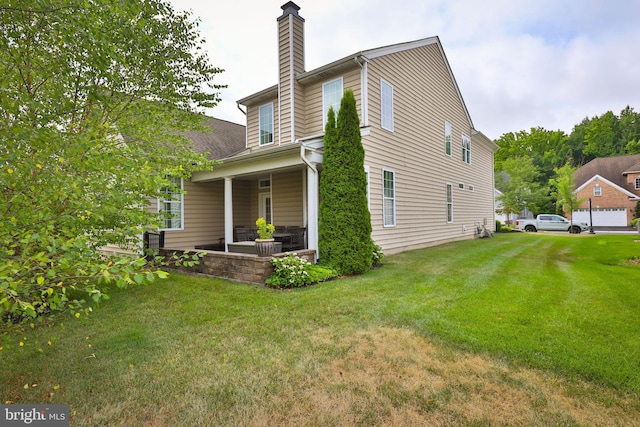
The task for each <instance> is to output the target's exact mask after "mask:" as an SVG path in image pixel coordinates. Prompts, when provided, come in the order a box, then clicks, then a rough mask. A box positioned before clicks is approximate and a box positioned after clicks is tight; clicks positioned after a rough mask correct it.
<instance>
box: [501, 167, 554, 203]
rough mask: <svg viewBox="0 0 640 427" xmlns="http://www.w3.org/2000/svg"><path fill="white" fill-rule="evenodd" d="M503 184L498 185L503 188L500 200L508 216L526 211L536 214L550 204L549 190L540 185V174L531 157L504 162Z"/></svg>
mask: <svg viewBox="0 0 640 427" xmlns="http://www.w3.org/2000/svg"><path fill="white" fill-rule="evenodd" d="M502 168H503V170H504V174H503V175H502V176H503V178H502V179H503V182H502V184H501V185H499V186H498V185H496V186H498V187H499V188H502V190H501V191H502V195H501V196H499V197H498V200H500V201H501V202H502V211H503V213H504V214H506V215H507V216H509V215H511V214H514V213H515V214H520V213H521V212H522V211H524V210H525V209H527V210H529V211H531V212H533V213H534V214H536V213H539V212H540V211H542V210H544V209H545V208H546V206H547V204H548V199H549V197H548V194H549V192H548V189H547V188H546V186H542V185H540V183H539V182H538V181H537V178H538V176H539V174H540V172H538V170H537V168H536V167H535V166H534V164H533V160H532V159H531V158H530V157H514V158H512V159H507V160H505V161H504V162H503V164H502Z"/></svg>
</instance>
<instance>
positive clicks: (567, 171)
mask: <svg viewBox="0 0 640 427" xmlns="http://www.w3.org/2000/svg"><path fill="white" fill-rule="evenodd" d="M577 169H578V168H576V167H572V166H571V164H570V163H568V162H567V163H566V164H565V165H564V166H562V167H561V168H556V169H555V172H556V177H555V178H552V179H551V180H550V184H551V186H552V187H553V188H554V189H555V190H554V191H552V193H551V195H552V196H553V197H554V198H555V199H556V212H558V213H565V212H564V211H567V212H568V214H569V216H571V218H572V219H573V210H574V209H575V208H576V207H578V206H580V203H582V201H581V200H579V199H578V195H577V194H576V193H575V191H574V190H575V185H574V177H575V174H576V170H577ZM572 224H573V220H572Z"/></svg>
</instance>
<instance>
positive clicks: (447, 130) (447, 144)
mask: <svg viewBox="0 0 640 427" xmlns="http://www.w3.org/2000/svg"><path fill="white" fill-rule="evenodd" d="M452 135H453V128H452V127H451V123H449V122H447V121H445V122H444V154H445V155H447V156H449V157H451V156H452V155H453V144H452V139H453V136H452ZM447 138H449V139H448V140H447ZM447 150H448V151H449V152H448V153H447Z"/></svg>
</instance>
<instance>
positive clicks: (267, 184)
mask: <svg viewBox="0 0 640 427" xmlns="http://www.w3.org/2000/svg"><path fill="white" fill-rule="evenodd" d="M267 188H271V178H264V179H259V180H258V189H259V190H266V189H267Z"/></svg>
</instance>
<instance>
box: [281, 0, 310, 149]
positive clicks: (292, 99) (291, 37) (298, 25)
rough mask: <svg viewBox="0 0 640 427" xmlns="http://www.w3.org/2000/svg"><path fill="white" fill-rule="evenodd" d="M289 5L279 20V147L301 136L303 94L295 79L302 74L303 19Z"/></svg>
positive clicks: (294, 7)
mask: <svg viewBox="0 0 640 427" xmlns="http://www.w3.org/2000/svg"><path fill="white" fill-rule="evenodd" d="M299 10H300V7H299V6H298V5H296V4H295V3H294V2H292V1H290V2H288V3H286V4H285V5H284V6H282V16H280V17H279V18H278V57H279V58H278V113H277V116H278V129H279V132H278V134H279V135H280V136H279V143H281V144H286V143H288V142H294V141H295V140H296V139H297V138H301V137H303V136H304V132H305V129H304V93H303V88H302V86H301V85H300V84H298V82H297V81H296V76H297V75H298V74H300V73H302V72H304V19H303V18H302V17H301V16H300V15H299V14H298V11H299Z"/></svg>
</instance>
